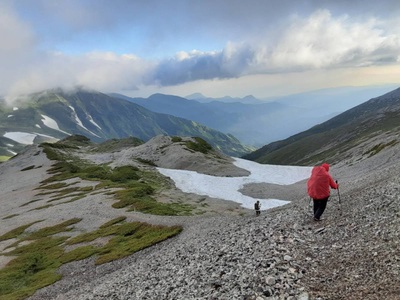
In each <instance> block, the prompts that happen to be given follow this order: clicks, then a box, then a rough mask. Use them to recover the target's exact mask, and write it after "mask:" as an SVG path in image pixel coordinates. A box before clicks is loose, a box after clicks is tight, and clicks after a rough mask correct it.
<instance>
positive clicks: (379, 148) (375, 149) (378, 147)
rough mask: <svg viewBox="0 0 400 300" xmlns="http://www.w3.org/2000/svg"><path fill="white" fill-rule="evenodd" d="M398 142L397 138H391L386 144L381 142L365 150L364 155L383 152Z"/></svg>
mask: <svg viewBox="0 0 400 300" xmlns="http://www.w3.org/2000/svg"><path fill="white" fill-rule="evenodd" d="M397 143H398V141H397V140H391V141H390V142H388V143H386V144H382V143H379V144H377V145H375V146H374V147H372V148H371V149H369V150H368V151H366V152H364V153H363V155H369V157H371V156H374V155H376V154H378V153H379V152H381V151H382V150H383V149H385V148H386V147H390V146H394V145H396V144H397Z"/></svg>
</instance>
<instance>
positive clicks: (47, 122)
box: [41, 115, 70, 135]
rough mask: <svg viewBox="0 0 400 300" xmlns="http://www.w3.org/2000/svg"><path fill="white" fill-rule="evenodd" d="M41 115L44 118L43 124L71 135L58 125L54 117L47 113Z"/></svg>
mask: <svg viewBox="0 0 400 300" xmlns="http://www.w3.org/2000/svg"><path fill="white" fill-rule="evenodd" d="M41 116H42V118H43V119H42V122H43V124H44V125H46V126H47V127H49V128H51V129H55V130H58V131H60V132H63V133H65V134H68V135H70V134H69V133H68V132H65V131H63V130H61V129H60V127H59V126H58V124H57V122H56V121H55V120H54V119H52V118H50V117H48V116H46V115H41Z"/></svg>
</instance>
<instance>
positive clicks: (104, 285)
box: [0, 138, 400, 300]
mask: <svg viewBox="0 0 400 300" xmlns="http://www.w3.org/2000/svg"><path fill="white" fill-rule="evenodd" d="M171 141H172V140H170V142H171ZM78 142H79V143H72V144H71V143H69V144H64V145H63V146H62V147H61V146H59V147H58V148H57V149H60V150H61V151H62V152H63V153H69V152H71V153H75V155H78V156H79V157H80V160H77V162H80V167H81V168H83V167H84V166H85V165H86V164H87V162H88V161H92V162H96V164H97V165H98V167H99V168H94V167H93V166H92V167H91V168H90V170H91V172H90V174H95V173H96V174H97V176H101V174H103V173H101V172H100V173H98V172H94V171H96V170H97V171H99V170H105V169H104V168H105V166H106V165H108V164H113V167H114V168H115V167H117V166H123V165H125V164H126V163H129V164H133V165H134V166H136V167H140V168H143V170H144V171H145V172H143V173H141V174H143V175H146V174H147V175H146V177H145V178H142V179H141V180H140V183H141V184H150V183H152V184H156V185H155V186H158V188H157V189H160V190H158V191H160V192H161V194H160V195H159V196H161V197H158V198H157V199H158V200H157V201H161V202H163V201H166V203H175V204H174V205H177V204H179V205H180V207H181V208H182V209H185V207H186V206H184V204H192V205H195V206H196V209H195V210H193V212H195V211H198V210H206V211H207V213H205V214H201V215H196V214H194V215H192V216H190V215H179V214H178V215H175V216H160V215H158V216H157V215H153V214H149V213H141V212H139V211H132V210H131V211H128V210H126V209H115V208H113V207H112V206H111V204H114V203H118V201H117V200H116V199H113V196H112V195H113V193H112V192H113V186H112V185H110V184H111V183H110V182H108V184H105V183H102V184H99V183H98V181H99V180H100V178H98V179H96V180H95V181H89V180H87V179H86V180H76V178H75V179H69V180H67V181H66V183H68V185H67V186H62V185H60V183H61V182H63V181H60V182H57V181H56V182H53V184H52V189H53V190H52V189H50V186H49V187H48V188H47V189H45V188H44V186H43V185H42V184H41V181H43V180H46V179H48V178H49V177H51V176H54V172H51V173H49V170H50V168H51V165H52V164H54V161H50V160H49V159H48V158H46V155H44V153H43V151H42V150H40V149H38V148H36V147H35V146H32V148H30V149H27V151H26V152H24V153H21V154H20V155H18V156H16V157H14V158H13V159H12V160H10V161H8V162H7V163H4V164H0V185H1V188H2V191H3V192H2V196H1V198H0V199H1V204H2V207H3V209H2V210H1V222H2V226H1V228H0V230H1V234H3V233H5V232H8V231H10V230H12V229H15V228H17V227H18V226H21V225H24V224H27V223H31V222H33V221H37V220H43V221H42V222H39V223H35V224H33V225H31V227H30V228H29V230H27V231H28V232H29V234H33V233H35V232H36V231H38V230H39V229H40V228H42V227H43V226H49V225H53V224H58V223H59V222H62V221H65V220H68V219H70V218H72V217H80V218H82V219H83V220H81V221H80V222H78V223H76V224H74V226H73V227H71V228H70V229H69V230H66V231H65V232H64V233H63V234H62V235H61V234H54V232H52V233H50V234H54V237H58V238H60V236H68V235H72V236H76V235H78V234H79V232H81V231H82V232H92V230H94V229H95V228H98V227H99V226H104V224H106V223H108V224H110V222H109V221H110V220H116V219H115V218H118V219H119V220H120V217H121V216H127V219H126V222H131V221H145V222H148V223H152V224H158V225H164V226H175V225H180V226H182V227H183V231H182V232H181V233H180V234H179V235H177V236H175V237H174V238H170V239H167V240H165V241H164V242H161V243H158V244H156V245H154V246H152V247H150V248H146V249H143V250H141V251H139V252H136V253H135V254H133V255H129V256H127V257H125V258H121V259H118V260H113V261H111V262H108V263H105V264H99V265H98V264H95V261H96V259H95V258H94V257H92V258H86V259H82V260H77V261H72V262H70V263H68V264H64V265H63V266H62V267H60V268H59V271H58V273H59V274H61V275H62V279H61V280H59V281H57V282H56V283H54V284H51V285H49V286H48V287H45V288H42V289H40V290H39V291H37V292H36V293H35V294H34V295H33V296H31V297H30V298H29V299H31V300H39V299H40V300H42V299H121V300H122V299H145V298H146V299H182V300H183V299H302V300H305V299H318V297H319V298H321V299H350V300H353V299H354V300H361V299H362V300H369V299H371V300H372V299H388V300H395V299H398V295H399V292H400V291H399V286H400V277H399V273H398V271H399V263H400V260H399V259H400V258H399V256H398V249H399V240H400V239H399V238H400V218H399V217H400V216H399V211H400V199H399V189H400V144H396V145H394V146H393V147H390V148H389V147H387V148H384V149H382V150H381V151H380V152H378V153H376V154H375V155H373V156H369V157H366V158H365V159H359V158H360V157H361V155H357V154H356V155H355V157H354V159H356V161H355V162H354V163H351V164H350V161H351V159H353V158H349V159H347V160H344V161H342V162H340V163H338V164H337V165H335V166H332V169H331V173H332V175H333V176H334V178H335V179H339V183H340V194H341V204H340V205H339V202H338V197H337V193H336V192H335V191H333V192H332V197H331V201H330V202H329V203H328V208H327V210H326V212H325V214H324V216H323V217H324V220H323V221H322V222H318V223H314V222H313V221H312V217H311V213H310V208H309V207H308V202H309V199H308V197H306V196H305V195H304V185H305V182H300V183H298V184H295V185H293V186H287V187H285V188H282V187H279V189H277V187H275V186H274V185H266V186H262V188H261V189H260V185H259V184H258V185H257V186H246V187H245V191H244V192H245V193H246V194H247V195H250V196H252V197H257V195H258V194H259V193H265V191H266V190H273V189H277V190H278V191H279V193H280V196H281V197H283V198H285V197H287V196H288V195H290V196H291V197H292V196H293V195H296V196H295V197H294V198H293V202H292V203H291V204H289V205H287V206H282V207H279V208H276V209H272V210H270V211H268V212H262V214H261V216H260V217H255V216H254V212H253V211H249V210H237V208H236V206H234V205H232V203H229V202H226V201H221V200H218V199H209V198H207V199H204V198H205V197H204V196H201V195H192V194H184V193H179V191H177V190H176V189H174V187H173V184H172V183H171V182H170V181H168V179H166V178H164V179H163V178H162V177H159V176H156V175H155V173H152V172H153V171H154V166H152V165H151V162H150V161H148V159H149V158H152V159H153V160H154V161H157V162H159V163H163V159H162V158H163V155H164V154H163V151H158V149H157V147H145V145H142V146H135V145H134V146H129V145H127V143H126V142H124V143H123V145H122V146H121V145H118V144H117V143H113V144H111V145H110V144H107V145H102V146H101V147H100V148H99V147H97V146H95V147H93V145H91V144H88V143H87V141H86V140H84V139H83V140H82V139H79V140H78ZM164 142H165V143H166V144H167V145H168V146H167V147H170V146H171V145H172V146H173V147H175V146H177V145H173V144H174V143H172V144H171V143H170V142H166V141H164V140H163V139H160V140H158V138H157V139H155V140H153V141H152V142H151V143H152V144H153V145H154V146H155V145H156V143H164ZM178 143H180V142H178ZM74 145H75V147H73V146H74ZM159 145H161V144H159ZM181 146H182V150H183V148H184V147H185V146H184V144H182V145H181ZM132 147H133V148H132ZM137 147H140V148H139V150H138V151H136V152H135V151H134V149H135V148H137ZM107 148H108V150H107ZM145 149H148V152H147V154H146V156H143V155H144V152H143V151H144V150H145ZM173 149H175V148H173ZM365 150H366V149H365ZM173 151H174V152H176V151H177V149H175V150H173ZM184 151H186V150H184ZM133 154H134V155H133ZM166 154H167V155H171V153H168V151H166ZM193 154H194V153H193ZM155 157H156V158H157V159H155ZM65 158H66V159H67V160H68V161H69V162H73V161H74V160H75V159H73V160H72V157H65ZM111 158H112V159H111ZM220 160H222V161H220ZM189 161H190V160H189ZM165 163H166V162H165ZM199 163H201V165H203V166H204V169H208V167H207V164H209V165H214V164H216V163H219V164H220V167H219V168H215V170H218V171H219V172H221V171H222V170H223V169H224V168H225V167H227V169H226V173H225V175H229V174H231V171H232V170H231V169H230V163H229V159H228V158H223V157H218V158H217V157H215V156H214V155H213V153H210V155H209V156H208V159H205V160H202V161H200V160H199ZM177 166H178V165H176V167H177ZM196 167H197V166H196ZM73 171H74V172H77V173H75V174H76V175H78V174H80V173H82V170H79V169H76V168H75V169H73ZM237 171H238V170H235V172H237ZM148 172H150V173H148ZM149 174H153V175H152V176H149ZM242 175H244V174H242ZM15 178H18V180H15ZM111 178H114V179H117V178H115V177H111ZM92 179H93V178H92ZM56 183H57V184H56ZM76 185H78V186H80V187H81V189H80V192H81V193H82V192H84V193H85V197H83V198H82V197H81V198H78V199H75V200H74V201H69V200H72V199H71V198H75V197H76V194H75V193H74V191H73V190H71V188H72V187H74V186H76ZM85 187H86V188H85ZM88 187H90V189H89V188H88ZM299 188H300V189H299ZM66 189H68V190H69V194H68V192H67V191H65V190H66ZM62 191H63V192H62ZM294 192H295V193H294ZM156 194H157V193H156ZM162 195H163V196H162ZM49 200H51V201H49ZM203 203H207V204H208V205H209V206H207V205H203ZM49 204H51V205H49ZM174 207H175V208H176V206H174ZM180 212H181V213H182V212H184V210H182V211H180ZM114 222H115V221H114ZM121 225H123V224H121ZM28 232H25V235H24V234H21V235H17V238H18V239H20V238H24V237H26V235H28ZM48 234H49V233H48ZM14 235H16V234H15V233H14ZM91 235H93V234H91ZM125 235H126V237H129V236H131V235H132V232H131V231H125ZM50 236H51V235H50ZM121 238H122V237H121ZM132 239H133V237H132ZM0 240H1V239H0ZM106 242H107V239H104V238H100V239H96V240H95V242H94V243H92V246H93V245H95V246H96V247H102V246H104V244H105V243H106ZM11 244H14V246H13V247H16V244H15V239H6V240H1V241H0V251H1V255H0V258H2V259H4V258H6V259H13V257H12V256H11V257H10V256H7V254H6V253H5V252H8V253H10V250H12V248H11V249H6V248H7V246H10V245H11ZM20 246H21V247H24V244H21V245H20ZM88 246H90V245H88ZM85 249H87V248H85ZM89 249H90V248H89ZM72 250H73V248H68V251H72ZM58 251H59V250H58ZM46 261H47V260H46ZM0 262H1V260H0ZM3 265H4V264H3ZM32 266H37V264H33V265H32ZM29 270H33V271H35V272H37V271H40V268H37V267H34V268H33V269H32V268H30V269H29ZM0 277H1V272H0ZM2 278H3V277H2ZM2 284H3V281H2ZM271 297H272V298H271Z"/></svg>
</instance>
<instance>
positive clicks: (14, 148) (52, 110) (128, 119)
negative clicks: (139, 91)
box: [0, 89, 249, 156]
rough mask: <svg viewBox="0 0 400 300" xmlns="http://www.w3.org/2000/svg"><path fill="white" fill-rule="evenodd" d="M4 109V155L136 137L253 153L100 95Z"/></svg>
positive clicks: (65, 95)
mask: <svg viewBox="0 0 400 300" xmlns="http://www.w3.org/2000/svg"><path fill="white" fill-rule="evenodd" d="M13 105H14V107H9V106H6V105H5V103H2V104H1V105H0V134H1V136H0V150H1V151H0V152H1V153H0V154H3V155H10V153H11V154H15V153H18V152H19V151H20V150H21V149H22V147H23V146H24V145H26V144H32V143H36V144H38V143H41V142H43V141H46V140H53V141H54V140H57V139H61V138H64V137H66V136H68V135H71V134H81V135H85V136H87V137H89V138H90V139H91V140H93V141H95V142H101V141H105V140H108V139H112V138H115V139H118V138H125V137H129V136H134V137H137V138H140V139H142V140H143V141H147V140H149V139H151V138H152V137H154V136H157V135H160V134H164V135H170V136H189V137H191V136H197V137H201V138H203V139H204V140H206V141H208V142H209V143H210V144H211V145H213V146H214V147H215V148H217V149H219V150H220V151H222V152H224V153H227V154H229V155H233V156H239V155H241V154H244V153H246V152H248V151H249V149H248V148H246V147H245V146H244V145H242V144H241V143H240V141H239V140H237V139H236V138H235V137H233V136H232V135H227V134H223V133H222V132H219V131H216V130H214V129H211V128H209V127H206V126H204V125H201V124H199V123H196V122H193V121H191V120H187V119H183V118H178V117H174V116H172V115H167V114H159V113H155V112H152V111H149V110H147V109H145V108H143V107H141V106H139V105H136V104H134V103H131V102H129V101H125V100H122V99H118V98H112V97H110V96H108V95H105V94H102V93H99V92H96V91H87V90H82V89H78V90H76V91H74V92H64V91H62V90H50V91H45V92H43V93H37V94H34V95H30V96H28V97H26V98H24V99H21V100H20V101H17V102H15V103H13Z"/></svg>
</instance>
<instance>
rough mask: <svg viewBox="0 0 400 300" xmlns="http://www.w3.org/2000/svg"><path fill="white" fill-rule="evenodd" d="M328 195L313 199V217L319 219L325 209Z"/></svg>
mask: <svg viewBox="0 0 400 300" xmlns="http://www.w3.org/2000/svg"><path fill="white" fill-rule="evenodd" d="M328 199H329V197H326V198H324V199H313V202H314V219H316V220H319V219H320V218H321V216H322V214H323V213H324V211H325V208H326V204H327V203H328Z"/></svg>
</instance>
